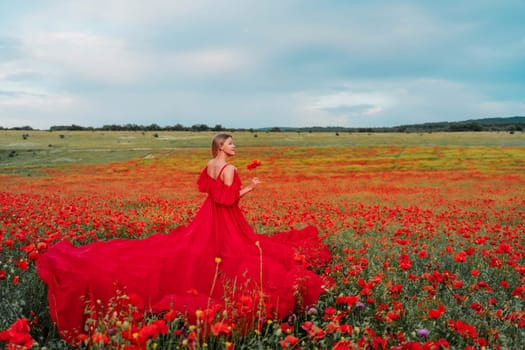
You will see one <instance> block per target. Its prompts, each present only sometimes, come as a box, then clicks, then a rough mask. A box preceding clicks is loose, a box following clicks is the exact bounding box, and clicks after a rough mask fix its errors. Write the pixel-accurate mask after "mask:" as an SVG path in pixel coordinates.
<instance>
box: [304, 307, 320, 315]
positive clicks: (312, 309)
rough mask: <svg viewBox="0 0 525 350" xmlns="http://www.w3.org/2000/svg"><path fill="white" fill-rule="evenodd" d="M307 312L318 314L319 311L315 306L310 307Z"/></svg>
mask: <svg viewBox="0 0 525 350" xmlns="http://www.w3.org/2000/svg"><path fill="white" fill-rule="evenodd" d="M306 313H307V314H308V315H317V313H318V311H317V309H316V308H315V307H313V306H312V307H309V308H308V310H307V311H306Z"/></svg>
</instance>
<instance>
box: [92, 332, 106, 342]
mask: <svg viewBox="0 0 525 350" xmlns="http://www.w3.org/2000/svg"><path fill="white" fill-rule="evenodd" d="M91 340H92V341H93V343H95V344H107V343H109V338H108V336H107V335H105V334H103V333H95V334H93V335H92V336H91Z"/></svg>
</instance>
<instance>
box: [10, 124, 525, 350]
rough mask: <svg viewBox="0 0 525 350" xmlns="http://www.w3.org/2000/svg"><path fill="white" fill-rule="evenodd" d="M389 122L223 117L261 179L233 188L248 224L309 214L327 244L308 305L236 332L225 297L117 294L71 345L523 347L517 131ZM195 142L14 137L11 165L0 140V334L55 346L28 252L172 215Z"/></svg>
mask: <svg viewBox="0 0 525 350" xmlns="http://www.w3.org/2000/svg"><path fill="white" fill-rule="evenodd" d="M210 135H211V134H210ZM210 135H205V136H204V137H203V139H205V140H211V136H210ZM402 136H403V135H400V136H399V138H395V139H394V140H395V142H391V143H389V142H388V140H386V139H385V140H384V141H381V142H379V143H371V142H369V141H366V140H365V138H367V137H370V135H360V136H357V135H351V136H349V135H340V136H334V135H326V136H325V137H326V142H325V144H326V145H324V146H323V145H322V143H323V142H322V141H319V142H317V140H318V139H316V142H313V143H305V144H300V143H290V144H285V143H282V144H281V143H276V142H274V140H275V139H277V138H278V137H281V138H283V137H289V138H293V137H296V135H294V134H293V133H290V134H283V135H277V136H275V135H272V136H271V137H272V142H269V141H268V140H267V141H265V137H266V135H265V134H260V135H259V136H258V137H257V140H255V138H254V137H253V135H251V134H248V135H240V136H239V138H237V137H236V134H234V140H237V139H238V140H239V141H236V143H237V147H238V149H237V153H238V155H236V156H235V157H234V159H233V161H232V163H233V164H234V165H235V166H236V167H237V168H238V172H239V175H240V177H241V179H242V180H243V181H244V182H248V179H249V178H250V177H252V176H258V177H259V178H260V179H261V181H262V184H261V185H260V186H258V187H257V189H256V190H255V191H253V192H252V193H250V194H249V195H247V196H246V197H243V199H242V200H241V204H240V205H241V208H242V210H243V212H244V214H245V216H246V218H247V219H248V221H249V222H250V224H251V225H252V226H253V227H254V229H255V231H256V232H257V233H260V234H266V235H271V234H272V233H275V232H280V231H285V230H289V229H292V228H295V229H298V228H303V227H305V226H307V225H314V226H316V227H317V228H318V229H319V232H320V234H321V235H322V237H323V238H324V240H325V242H326V243H327V245H328V246H329V247H330V250H331V252H332V254H333V259H332V261H330V262H329V263H328V264H327V265H326V266H316V265H315V264H314V268H315V269H316V272H318V273H320V274H323V275H325V276H327V277H329V278H330V279H333V281H335V283H334V284H333V285H331V286H330V287H329V288H328V289H327V291H326V293H324V294H323V295H322V296H321V298H320V300H319V302H318V303H317V304H316V305H304V306H303V307H299V308H298V309H297V311H296V313H295V314H292V315H290V316H289V317H288V318H286V319H268V318H266V319H260V320H259V322H256V323H254V324H253V325H252V327H251V328H250V329H249V330H248V331H246V329H240V327H239V326H238V324H236V323H235V322H233V321H232V319H231V318H230V317H228V316H227V315H228V314H231V312H232V310H221V309H217V308H213V307H211V308H209V309H206V310H202V312H199V314H198V315H197V317H196V321H195V322H190V321H188V320H187V319H185V318H184V317H183V316H180V315H177V314H176V313H174V312H167V313H164V314H162V315H151V314H147V313H144V312H142V309H141V301H140V300H137V298H135V297H134V296H128V295H125V294H122V295H115V300H114V303H112V304H111V305H107V306H105V307H104V308H103V307H101V308H99V309H98V310H97V312H96V315H93V317H91V318H89V319H88V322H87V323H86V328H85V332H84V333H82V334H81V335H80V336H79V337H78V342H77V347H78V348H82V349H110V348H114V349H175V348H177V349H340V350H341V349H374V350H375V349H521V348H525V190H524V189H525V135H523V134H515V135H512V140H510V141H508V142H503V144H499V142H495V141H497V140H498V138H497V137H494V138H491V139H490V140H491V141H490V142H483V140H478V139H476V142H472V143H470V142H465V143H464V144H462V142H461V141H458V140H456V139H454V140H453V139H449V140H451V142H447V141H446V140H447V137H450V138H452V137H453V136H444V137H443V138H442V139H440V140H441V141H440V142H435V141H432V142H430V141H429V138H431V137H436V136H435V135H427V136H421V138H422V139H423V140H424V141H422V142H417V141H410V142H407V143H403V141H402ZM54 137H56V135H54ZM268 137H270V136H268ZM343 137H345V138H347V139H349V138H350V137H353V138H354V140H355V139H356V138H358V137H359V138H361V141H359V140H357V141H352V143H351V144H350V141H348V142H347V141H341V139H342V138H343ZM396 137H397V136H396ZM501 137H502V138H505V139H506V138H510V137H511V136H510V135H502V136H501ZM35 138H36V137H35ZM67 138H68V136H66V139H67ZM30 139H31V137H30ZM121 140H122V138H121ZM245 140H246V141H245ZM249 140H251V141H249ZM334 140H335V141H334ZM407 140H416V138H415V136H413V135H410V136H407ZM467 140H472V139H467ZM59 141H60V140H59ZM156 141H158V140H156ZM344 142H347V143H346V144H345V143H344ZM57 143H58V141H57ZM207 143H208V142H206V145H207ZM243 143H244V144H243ZM11 145H13V144H11ZM206 145H201V144H200V143H195V144H191V145H186V146H185V147H179V146H177V147H172V148H169V147H154V146H151V147H146V146H144V145H141V147H135V148H133V149H132V150H131V148H130V149H127V150H126V152H128V153H126V154H125V155H123V153H122V152H121V153H120V155H119V156H116V155H111V157H109V158H104V157H100V159H99V160H98V161H97V159H96V158H95V157H94V156H93V158H89V161H82V160H76V161H68V162H64V161H60V159H62V160H64V159H65V158H66V156H64V154H65V153H64V152H65V151H64V150H63V151H62V153H60V157H59V158H60V159H59V158H56V159H58V160H57V161H56V162H52V161H49V159H48V158H46V162H40V163H39V162H38V161H37V160H36V159H37V158H38V156H39V155H42V154H43V153H42V152H44V151H38V150H36V149H35V150H32V151H31V152H33V154H35V152H36V156H35V157H36V158H29V157H30V154H29V151H28V149H27V147H26V148H24V150H23V151H21V150H17V152H18V154H22V153H23V156H24V157H26V158H24V160H23V163H20V164H19V165H16V164H14V163H10V165H9V164H8V165H2V163H4V164H7V162H8V161H10V159H8V158H7V156H2V157H0V165H2V167H0V184H1V185H0V297H1V304H0V346H3V347H7V348H9V349H23V348H42V347H45V348H47V349H62V348H69V345H68V344H66V343H65V342H63V341H62V340H60V338H59V336H58V334H57V332H56V329H55V328H54V325H53V323H52V322H51V320H50V318H49V315H48V311H47V294H46V287H45V285H44V284H43V283H42V282H41V281H40V280H39V278H38V275H37V273H36V268H35V260H36V259H38V256H39V255H40V254H42V253H44V252H45V251H46V250H47V249H48V247H50V246H51V245H52V244H54V243H55V242H57V241H59V240H61V239H69V240H71V241H72V242H73V243H74V244H76V245H83V244H86V243H88V242H93V241H100V240H109V239H112V238H115V237H121V238H122V237H124V238H131V239H140V238H143V237H147V236H149V235H151V234H154V233H159V232H160V233H167V232H169V231H170V230H172V229H174V228H176V227H177V226H179V225H185V224H188V223H189V222H190V221H191V220H192V218H193V217H194V215H195V213H196V211H197V209H198V208H199V206H200V205H201V203H202V202H203V201H204V196H205V195H204V194H202V193H199V192H198V191H197V186H196V180H197V177H198V175H199V173H200V171H201V170H202V168H203V167H204V166H205V164H206V161H207V159H208V158H209V156H210V151H209V147H208V146H206ZM0 146H1V145H0ZM12 147H15V146H12ZM33 147H36V146H33ZM45 147H47V144H46V145H45ZM68 147H72V146H71V145H69V146H68ZM114 147H117V146H114ZM52 148H53V147H48V148H47V149H45V152H47V153H46V154H47V155H51V154H52V153H50V152H51V151H50V149H52ZM5 149H6V148H5ZM9 152H11V151H9ZM9 152H7V151H5V150H4V153H2V155H5V154H11V153H9ZM38 152H40V153H38ZM115 152H117V153H118V148H115ZM26 153H27V154H26ZM80 153H81V152H80V151H79V152H77V153H73V152H70V153H69V156H68V159H73V158H74V157H78V158H80V156H78V154H80ZM85 153H86V154H87V153H90V152H88V151H85ZM91 153H94V152H91ZM99 153H100V152H99ZM104 154H106V153H104ZM108 154H109V151H108ZM12 158H14V157H12ZM31 159H32V160H31ZM108 159H109V160H108ZM254 164H256V166H254ZM205 243H206V242H203V244H205ZM297 259H301V256H300V255H298V256H297ZM304 263H305V264H310V263H311V262H308V261H304ZM231 307H232V308H233V307H242V305H241V306H238V305H232V306H231ZM226 311H228V312H226Z"/></svg>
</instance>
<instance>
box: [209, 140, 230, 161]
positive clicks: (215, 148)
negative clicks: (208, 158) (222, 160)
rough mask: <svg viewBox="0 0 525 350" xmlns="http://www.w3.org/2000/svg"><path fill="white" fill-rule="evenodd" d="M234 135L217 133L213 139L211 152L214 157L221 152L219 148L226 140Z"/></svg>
mask: <svg viewBox="0 0 525 350" xmlns="http://www.w3.org/2000/svg"><path fill="white" fill-rule="evenodd" d="M230 137H232V135H230V134H217V135H215V137H214V138H213V140H212V141H211V154H212V156H213V158H215V157H217V154H219V149H220V148H221V146H222V145H223V144H224V141H226V140H227V139H229V138H230Z"/></svg>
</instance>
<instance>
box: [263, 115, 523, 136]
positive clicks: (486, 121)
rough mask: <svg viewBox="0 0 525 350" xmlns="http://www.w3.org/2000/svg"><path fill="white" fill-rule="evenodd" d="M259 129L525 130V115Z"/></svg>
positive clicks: (378, 130)
mask: <svg viewBox="0 0 525 350" xmlns="http://www.w3.org/2000/svg"><path fill="white" fill-rule="evenodd" d="M257 131H307V132H316V131H330V132H343V131H350V132H449V131H450V132H454V131H510V132H514V131H525V117H522V116H514V117H504V118H482V119H468V120H463V121H456V122H434V123H421V124H406V125H399V126H393V127H374V128H371V127H364V128H347V127H339V126H327V127H323V126H313V127H303V128H289V127H271V128H261V129H257Z"/></svg>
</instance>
